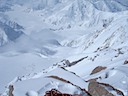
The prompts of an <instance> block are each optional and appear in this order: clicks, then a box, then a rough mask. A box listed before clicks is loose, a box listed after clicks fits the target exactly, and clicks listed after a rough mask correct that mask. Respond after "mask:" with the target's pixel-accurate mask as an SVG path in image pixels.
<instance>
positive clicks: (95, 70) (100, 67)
mask: <svg viewBox="0 0 128 96" xmlns="http://www.w3.org/2000/svg"><path fill="white" fill-rule="evenodd" d="M106 68H107V67H102V66H98V67H96V68H95V69H94V70H93V71H92V72H91V75H92V74H95V73H98V72H100V71H102V70H105V69H106Z"/></svg>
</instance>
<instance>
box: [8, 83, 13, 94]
mask: <svg viewBox="0 0 128 96" xmlns="http://www.w3.org/2000/svg"><path fill="white" fill-rule="evenodd" d="M13 91H14V87H13V85H9V94H8V95H9V96H14V95H13Z"/></svg>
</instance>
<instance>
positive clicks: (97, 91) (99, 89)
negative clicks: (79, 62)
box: [88, 81, 114, 96]
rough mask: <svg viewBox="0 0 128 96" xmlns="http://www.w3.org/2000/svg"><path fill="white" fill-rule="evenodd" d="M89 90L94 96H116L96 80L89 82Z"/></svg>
mask: <svg viewBox="0 0 128 96" xmlns="http://www.w3.org/2000/svg"><path fill="white" fill-rule="evenodd" d="M88 92H89V93H90V94H91V95H92V96H114V95H113V94H111V93H109V92H108V91H107V90H106V89H105V88H104V87H103V86H101V85H99V84H98V83H97V82H95V81H92V82H90V83H89V86H88Z"/></svg>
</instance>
